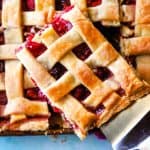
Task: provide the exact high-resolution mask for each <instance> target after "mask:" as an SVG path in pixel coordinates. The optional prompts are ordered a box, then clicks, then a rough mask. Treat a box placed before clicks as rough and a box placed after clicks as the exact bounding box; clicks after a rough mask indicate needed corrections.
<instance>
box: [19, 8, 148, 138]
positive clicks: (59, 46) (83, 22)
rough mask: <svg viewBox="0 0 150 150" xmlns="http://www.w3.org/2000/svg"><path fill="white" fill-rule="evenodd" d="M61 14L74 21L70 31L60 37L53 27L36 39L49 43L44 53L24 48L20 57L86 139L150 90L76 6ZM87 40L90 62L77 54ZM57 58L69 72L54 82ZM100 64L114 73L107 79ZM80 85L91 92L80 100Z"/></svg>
mask: <svg viewBox="0 0 150 150" xmlns="http://www.w3.org/2000/svg"><path fill="white" fill-rule="evenodd" d="M62 18H63V19H65V20H67V21H69V22H71V24H72V26H73V27H72V29H71V30H69V31H68V32H67V33H66V34H64V35H63V36H61V37H59V35H57V33H56V31H55V30H54V28H53V27H52V26H49V27H48V28H46V29H45V31H43V32H40V34H37V35H36V36H35V37H34V39H33V40H34V41H37V42H43V43H44V44H45V45H46V46H47V50H46V51H45V52H44V53H43V54H42V55H40V56H39V57H38V58H37V59H36V58H35V57H34V56H33V55H32V54H31V53H30V51H29V50H28V49H27V48H26V47H25V46H23V48H22V50H19V52H18V53H17V57H18V59H19V60H20V61H21V63H22V64H23V65H24V67H25V68H26V69H27V71H28V72H29V73H30V75H31V76H32V78H33V79H34V80H35V82H36V84H37V85H38V87H40V89H41V90H42V92H43V93H44V94H45V95H46V96H47V97H48V98H49V100H50V102H51V104H52V105H53V106H55V107H57V108H59V109H60V110H61V111H62V113H63V114H64V115H65V117H66V118H67V120H68V121H69V122H70V123H71V124H72V126H73V129H74V131H75V133H76V134H77V135H78V136H79V137H80V138H81V139H83V138H84V137H85V135H86V133H87V131H88V130H89V129H90V128H91V127H92V126H95V124H96V126H97V127H99V126H101V125H102V124H103V123H104V122H106V121H107V120H108V119H110V117H112V115H114V114H115V113H116V112H119V111H120V110H122V109H124V108H125V107H127V106H128V105H129V104H130V103H131V102H132V101H133V100H137V99H138V98H139V97H141V96H143V95H144V94H146V93H148V92H149V90H150V89H149V87H148V86H147V85H146V84H145V83H144V82H142V81H140V80H139V79H138V78H137V77H136V75H135V74H134V71H133V70H132V68H131V67H130V66H129V65H128V64H127V63H126V61H125V60H124V59H123V58H122V57H121V56H120V55H119V54H118V53H117V52H116V50H115V49H114V48H113V47H112V46H111V44H109V43H108V42H107V40H106V39H105V38H104V37H103V35H102V34H101V33H100V32H99V31H98V30H97V29H96V28H95V27H94V26H93V25H92V23H91V22H90V21H89V20H88V19H87V18H86V17H85V16H84V15H83V14H82V13H81V12H80V10H79V9H78V8H77V7H75V8H73V9H72V10H70V11H69V12H68V13H64V14H63V15H62ZM48 39H50V41H49V40H48ZM82 43H86V44H87V45H88V47H89V48H90V49H91V51H92V54H91V55H90V56H89V57H88V58H87V59H86V60H85V61H82V60H80V59H79V58H77V56H76V55H75V54H74V53H73V52H72V49H74V48H75V47H77V46H78V45H80V44H82ZM58 62H59V63H61V64H62V65H63V66H65V67H66V69H67V72H66V73H65V74H64V75H63V76H61V77H60V78H59V79H58V80H55V79H54V77H53V76H52V75H51V74H50V73H49V70H51V69H52V68H53V67H54V66H55V64H56V63H58ZM97 66H98V67H104V68H108V70H110V72H111V73H112V74H113V75H112V76H111V77H108V78H107V79H106V80H105V81H102V80H101V79H99V78H98V77H97V76H96V75H95V73H94V72H93V68H95V67H97ZM43 77H44V79H43ZM41 79H42V80H41ZM80 84H82V85H83V86H84V87H85V88H87V89H88V90H89V91H90V95H89V96H88V97H86V98H85V99H84V100H83V101H81V102H80V101H79V100H77V99H76V98H75V97H74V96H72V95H70V92H71V91H72V90H73V89H75V88H76V87H78V85H80ZM60 89H61V90H60ZM118 91H122V92H121V93H122V94H121V93H120V92H118ZM74 108H75V109H74ZM95 112H98V113H95Z"/></svg>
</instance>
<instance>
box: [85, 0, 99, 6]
mask: <svg viewBox="0 0 150 150" xmlns="http://www.w3.org/2000/svg"><path fill="white" fill-rule="evenodd" d="M101 3H102V0H87V6H88V7H94V6H97V5H100V4H101Z"/></svg>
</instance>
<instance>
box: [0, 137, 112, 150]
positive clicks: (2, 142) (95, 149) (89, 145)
mask: <svg viewBox="0 0 150 150" xmlns="http://www.w3.org/2000/svg"><path fill="white" fill-rule="evenodd" d="M51 149H52V150H55V149H56V150H84V149H85V150H112V148H111V145H110V143H109V142H108V141H106V140H100V139H98V138H97V137H96V136H95V135H89V136H88V137H87V138H86V139H85V140H84V141H80V140H79V139H78V137H76V136H75V135H59V136H57V137H54V136H19V137H13V136H12V137H0V150H51Z"/></svg>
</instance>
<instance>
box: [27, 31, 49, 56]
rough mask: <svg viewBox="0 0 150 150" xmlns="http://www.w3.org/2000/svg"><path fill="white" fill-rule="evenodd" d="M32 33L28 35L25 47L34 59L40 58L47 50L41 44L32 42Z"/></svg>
mask: <svg viewBox="0 0 150 150" xmlns="http://www.w3.org/2000/svg"><path fill="white" fill-rule="evenodd" d="M33 37H34V34H33V33H30V34H29V35H28V37H27V38H26V43H25V47H26V48H27V49H28V50H29V51H30V52H31V53H32V55H33V56H34V57H38V56H40V55H41V54H42V53H43V52H44V51H45V50H46V49H47V48H46V46H45V45H44V44H43V43H37V42H33V41H32V39H33Z"/></svg>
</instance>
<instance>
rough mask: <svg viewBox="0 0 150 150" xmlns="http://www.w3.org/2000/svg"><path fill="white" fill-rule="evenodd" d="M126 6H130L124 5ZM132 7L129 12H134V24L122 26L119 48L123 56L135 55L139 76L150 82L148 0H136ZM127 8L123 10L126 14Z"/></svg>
mask: <svg viewBox="0 0 150 150" xmlns="http://www.w3.org/2000/svg"><path fill="white" fill-rule="evenodd" d="M126 7H127V8H128V7H131V6H128V5H126ZM132 7H134V8H136V9H135V10H134V11H131V14H133V13H134V14H135V15H134V16H135V19H133V20H135V23H134V24H135V26H134V28H133V27H132V29H129V27H123V30H122V31H123V37H124V38H122V39H121V50H122V53H123V54H124V55H125V56H134V57H135V58H134V59H135V61H136V69H137V71H138V73H139V75H140V77H141V78H142V79H145V80H146V81H147V82H149V83H150V77H149V74H150V1H147V0H137V1H136V6H132ZM127 10H128V9H126V11H124V14H126V15H128V13H129V11H128V12H127ZM133 20H130V21H133ZM131 30H132V31H131ZM124 35H125V36H124Z"/></svg>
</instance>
